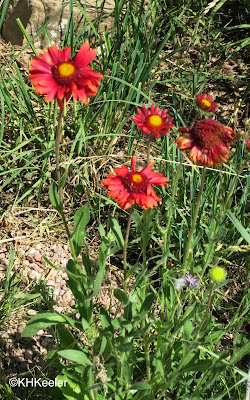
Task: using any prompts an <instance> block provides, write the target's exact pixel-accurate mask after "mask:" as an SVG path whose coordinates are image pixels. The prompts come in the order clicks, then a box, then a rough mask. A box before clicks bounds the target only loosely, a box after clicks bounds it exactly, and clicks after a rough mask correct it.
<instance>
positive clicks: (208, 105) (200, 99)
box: [197, 93, 218, 112]
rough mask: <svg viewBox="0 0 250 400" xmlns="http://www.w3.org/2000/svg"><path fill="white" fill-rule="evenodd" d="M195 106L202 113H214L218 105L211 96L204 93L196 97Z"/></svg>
mask: <svg viewBox="0 0 250 400" xmlns="http://www.w3.org/2000/svg"><path fill="white" fill-rule="evenodd" d="M197 106H198V107H199V108H200V109H201V110H204V111H208V112H214V111H215V110H216V108H217V107H218V103H216V102H215V101H214V99H212V97H211V96H209V95H208V94H205V93H200V94H198V96H197Z"/></svg>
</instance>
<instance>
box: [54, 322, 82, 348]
mask: <svg viewBox="0 0 250 400" xmlns="http://www.w3.org/2000/svg"><path fill="white" fill-rule="evenodd" d="M56 330H57V333H58V336H59V339H60V345H61V346H62V347H73V346H74V348H75V349H77V344H76V343H75V338H74V336H73V335H72V333H71V332H70V331H69V329H68V328H66V326H64V325H62V324H58V325H57V328H56ZM72 345H73V346H72Z"/></svg>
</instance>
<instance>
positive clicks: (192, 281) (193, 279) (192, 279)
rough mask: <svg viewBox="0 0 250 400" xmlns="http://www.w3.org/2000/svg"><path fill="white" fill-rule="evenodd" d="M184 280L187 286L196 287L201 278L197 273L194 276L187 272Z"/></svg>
mask: <svg viewBox="0 0 250 400" xmlns="http://www.w3.org/2000/svg"><path fill="white" fill-rule="evenodd" d="M184 281H185V285H186V286H189V287H195V286H196V285H197V283H198V281H199V279H198V278H197V276H196V275H194V276H192V275H191V274H185V277H184Z"/></svg>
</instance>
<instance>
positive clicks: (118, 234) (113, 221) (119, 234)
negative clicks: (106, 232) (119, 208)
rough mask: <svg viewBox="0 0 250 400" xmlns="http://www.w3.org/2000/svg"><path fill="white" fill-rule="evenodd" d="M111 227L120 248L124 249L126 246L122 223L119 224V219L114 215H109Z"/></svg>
mask: <svg viewBox="0 0 250 400" xmlns="http://www.w3.org/2000/svg"><path fill="white" fill-rule="evenodd" d="M109 223H110V228H111V229H112V232H113V233H114V235H115V238H116V241H117V243H118V244H119V246H120V248H121V249H123V247H124V238H123V236H122V231H121V228H120V225H119V224H118V222H117V220H116V219H115V218H113V217H109Z"/></svg>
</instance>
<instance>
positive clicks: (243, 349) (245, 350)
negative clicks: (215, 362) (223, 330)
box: [230, 342, 250, 365]
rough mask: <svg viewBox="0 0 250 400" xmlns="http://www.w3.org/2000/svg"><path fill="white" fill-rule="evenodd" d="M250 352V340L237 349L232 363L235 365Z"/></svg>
mask: <svg viewBox="0 0 250 400" xmlns="http://www.w3.org/2000/svg"><path fill="white" fill-rule="evenodd" d="M247 354H248V355H249V354H250V342H248V343H246V344H244V346H242V347H241V348H240V349H237V350H236V349H235V350H234V353H233V356H232V358H231V360H230V364H232V365H234V364H236V363H237V362H238V361H240V360H241V359H242V358H243V357H244V356H245V355H247Z"/></svg>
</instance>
